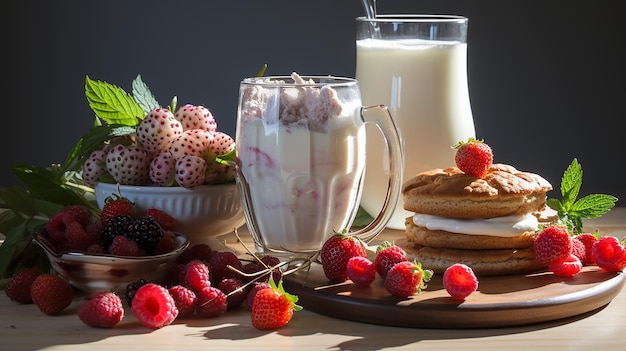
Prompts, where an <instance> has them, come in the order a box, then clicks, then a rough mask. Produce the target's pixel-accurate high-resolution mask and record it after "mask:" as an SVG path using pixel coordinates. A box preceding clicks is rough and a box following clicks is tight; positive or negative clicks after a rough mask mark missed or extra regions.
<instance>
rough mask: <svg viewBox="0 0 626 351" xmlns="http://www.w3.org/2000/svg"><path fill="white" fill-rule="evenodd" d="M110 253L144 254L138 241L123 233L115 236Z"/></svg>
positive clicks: (120, 254)
mask: <svg viewBox="0 0 626 351" xmlns="http://www.w3.org/2000/svg"><path fill="white" fill-rule="evenodd" d="M109 253H110V254H111V255H116V256H144V253H143V252H142V251H141V250H140V249H139V246H138V245H137V243H136V242H134V241H133V240H130V239H128V238H127V237H125V236H122V235H118V236H116V237H115V238H113V242H112V243H111V246H109Z"/></svg>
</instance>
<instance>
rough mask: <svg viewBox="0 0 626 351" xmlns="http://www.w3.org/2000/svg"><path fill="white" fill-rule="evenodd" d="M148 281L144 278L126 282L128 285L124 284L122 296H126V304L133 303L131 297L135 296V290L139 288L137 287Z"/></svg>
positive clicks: (130, 304)
mask: <svg viewBox="0 0 626 351" xmlns="http://www.w3.org/2000/svg"><path fill="white" fill-rule="evenodd" d="M148 283H150V282H149V281H147V280H146V279H139V280H138V281H136V282H132V283H128V285H126V291H125V292H124V296H125V297H126V303H127V304H128V306H132V305H133V298H134V297H135V294H136V293H137V290H139V288H141V287H142V286H144V285H146V284H148Z"/></svg>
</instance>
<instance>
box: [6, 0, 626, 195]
mask: <svg viewBox="0 0 626 351" xmlns="http://www.w3.org/2000/svg"><path fill="white" fill-rule="evenodd" d="M378 3H379V4H378V8H379V13H439V14H443V13H449V14H459V15H465V16H467V17H469V18H470V26H469V35H468V43H469V52H468V74H469V87H470V98H471V102H472V109H473V114H474V120H475V125H476V130H477V136H478V137H479V138H483V139H485V141H487V142H488V143H489V144H490V145H491V146H492V148H493V149H494V153H495V161H496V162H504V163H509V164H512V165H514V166H516V167H517V168H519V169H522V170H528V171H533V172H536V173H540V174H542V175H543V176H544V177H546V178H547V179H548V180H549V181H550V182H552V184H553V185H554V186H555V188H556V189H557V190H558V187H559V182H560V178H561V175H562V173H563V171H564V170H565V168H566V167H567V166H568V165H569V163H570V162H571V160H572V159H573V158H574V157H576V158H578V160H579V162H580V163H581V164H582V166H583V170H584V184H583V193H584V194H586V193H591V192H601V193H609V194H612V195H616V196H618V197H621V198H626V186H625V185H624V169H625V166H624V164H623V162H624V150H625V147H624V143H623V139H624V137H625V136H626V135H625V133H624V128H623V127H622V126H621V123H619V122H620V121H619V118H620V117H623V116H624V113H623V103H624V101H625V100H626V97H625V96H624V93H625V92H626V89H625V88H624V78H625V74H624V73H625V70H624V62H626V60H625V57H624V56H625V55H624V50H623V48H620V46H623V43H624V23H623V15H622V12H621V11H620V9H618V5H619V3H620V2H619V1H608V0H597V1H593V2H592V1H575V2H573V1H531V0H525V1H518V0H515V1H501V0H485V1H467V0H456V1H443V0H440V1H413V0H411V1H409V0H378ZM0 6H1V7H0V8H1V10H0V16H2V24H1V25H2V32H1V33H2V34H1V35H2V36H3V38H2V43H3V50H2V56H3V62H4V64H3V66H2V80H1V83H0V84H2V86H3V90H2V91H3V97H4V99H3V104H2V105H3V109H2V117H1V118H2V119H1V121H2V122H1V124H0V125H1V127H0V130H1V132H2V137H1V138H0V150H1V162H0V187H1V186H8V185H14V184H17V181H16V180H15V179H14V178H13V176H12V175H11V173H10V172H9V165H10V164H13V163H27V164H35V165H40V166H46V165H49V164H51V163H62V162H63V161H64V158H65V156H66V155H67V153H68V152H69V151H70V149H71V147H72V146H73V145H74V143H75V142H76V141H77V140H78V139H79V138H80V136H81V135H82V134H83V133H85V132H86V131H87V130H88V129H89V128H90V126H91V123H92V120H93V115H92V113H91V110H90V109H89V107H88V105H87V102H86V100H85V95H84V81H85V76H87V75H88V76H89V77H90V78H92V79H97V80H105V81H108V82H110V83H113V84H116V85H119V86H121V87H123V88H124V89H126V90H127V91H130V90H131V82H132V80H133V79H134V78H135V77H136V76H137V74H141V76H142V78H143V80H144V81H145V82H146V83H147V84H148V85H149V86H150V88H151V89H152V91H153V93H154V94H155V95H156V97H157V99H158V100H159V101H160V102H161V104H162V105H167V104H168V103H169V101H170V99H171V98H172V96H174V95H177V96H178V100H179V105H180V104H184V103H193V104H204V105H206V106H207V107H209V109H210V110H211V111H212V112H213V114H214V115H215V116H216V118H217V121H218V127H219V129H221V130H223V131H225V132H227V133H230V134H231V135H234V131H235V118H236V117H235V116H236V104H237V93H238V82H239V81H240V80H241V79H242V78H244V77H246V76H252V75H255V74H256V72H257V71H258V70H259V68H260V67H261V66H262V65H263V64H264V63H267V64H268V65H269V68H268V71H267V74H288V73H290V72H292V71H297V72H299V73H301V74H333V75H344V76H354V69H355V45H354V40H355V24H354V18H355V17H357V16H362V15H363V14H364V11H363V9H362V7H361V3H360V0H317V1H306V2H305V1H301V0H266V1H259V0H230V1H187V0H179V1H175V2H174V1H171V2H168V1H163V0H155V1H131V0H127V1H119V0H113V1H98V2H96V1H68V0H66V1H61V0H59V1H34V0H19V1H11V2H7V1H3V2H2V5H0ZM549 195H551V196H553V197H560V194H559V193H558V192H557V191H555V192H552V193H551V194H549ZM623 204H624V202H623V201H622V202H621V203H620V202H618V205H622V206H623Z"/></svg>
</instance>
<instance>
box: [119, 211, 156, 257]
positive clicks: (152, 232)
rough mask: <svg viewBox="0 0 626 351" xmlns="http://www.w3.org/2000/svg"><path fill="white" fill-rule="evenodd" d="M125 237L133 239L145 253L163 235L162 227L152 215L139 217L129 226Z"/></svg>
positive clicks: (149, 250)
mask: <svg viewBox="0 0 626 351" xmlns="http://www.w3.org/2000/svg"><path fill="white" fill-rule="evenodd" d="M126 237H127V238H129V239H131V240H134V241H136V242H137V244H138V245H139V248H140V249H142V250H144V251H145V252H146V253H152V250H153V249H154V247H155V246H156V245H157V243H158V242H159V241H160V240H161V238H162V237H163V229H162V228H161V226H160V225H159V223H157V221H156V220H154V218H152V217H141V218H138V219H137V220H135V222H134V223H133V224H132V225H131V226H130V227H129V230H128V233H126Z"/></svg>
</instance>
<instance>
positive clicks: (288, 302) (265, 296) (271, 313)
mask: <svg viewBox="0 0 626 351" xmlns="http://www.w3.org/2000/svg"><path fill="white" fill-rule="evenodd" d="M269 284H270V288H269V289H261V290H259V291H257V293H256V295H255V296H254V300H253V301H252V309H251V313H250V319H251V321H252V325H253V326H254V327H255V328H256V329H259V330H272V329H278V328H280V327H282V326H284V325H286V324H287V323H289V321H290V320H291V318H292V317H293V313H294V311H300V310H301V309H302V307H301V306H299V305H298V304H297V302H298V297H297V296H295V295H291V294H289V293H288V292H286V291H285V289H284V288H283V283H282V280H280V281H279V282H278V285H276V283H275V282H274V280H273V279H270V280H269Z"/></svg>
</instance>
